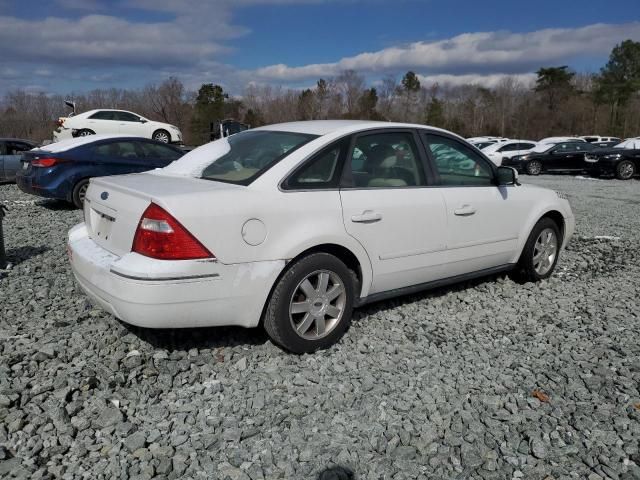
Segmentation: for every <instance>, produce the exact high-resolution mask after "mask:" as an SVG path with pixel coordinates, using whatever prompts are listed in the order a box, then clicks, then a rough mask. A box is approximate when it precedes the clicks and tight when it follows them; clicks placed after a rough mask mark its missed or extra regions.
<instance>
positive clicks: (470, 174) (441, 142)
mask: <svg viewBox="0 0 640 480" xmlns="http://www.w3.org/2000/svg"><path fill="white" fill-rule="evenodd" d="M425 138H426V140H427V145H428V146H429V151H430V152H431V156H432V157H433V160H434V163H435V167H436V170H437V171H438V174H439V175H440V183H442V184H443V185H482V186H485V185H493V170H492V169H491V167H490V166H489V164H488V163H487V162H486V161H485V160H484V159H483V158H482V157H481V156H480V155H478V154H477V153H476V152H475V151H474V150H473V149H471V148H469V147H468V146H466V145H464V144H463V143H461V142H459V141H457V140H454V139H451V138H448V137H441V136H439V135H431V134H427V135H425Z"/></svg>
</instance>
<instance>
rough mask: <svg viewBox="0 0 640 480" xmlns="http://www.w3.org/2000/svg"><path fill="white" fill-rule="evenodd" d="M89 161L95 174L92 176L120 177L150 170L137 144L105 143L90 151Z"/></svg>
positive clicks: (141, 149)
mask: <svg viewBox="0 0 640 480" xmlns="http://www.w3.org/2000/svg"><path fill="white" fill-rule="evenodd" d="M91 160H92V161H93V163H94V164H95V168H96V174H95V175H92V176H104V175H121V174H125V173H137V172H143V171H145V170H151V168H150V167H149V166H148V165H147V164H146V162H145V154H144V150H143V148H142V146H141V145H140V144H139V142H136V141H132V140H127V141H106V142H102V143H100V144H98V145H96V146H94V147H93V149H92V158H91Z"/></svg>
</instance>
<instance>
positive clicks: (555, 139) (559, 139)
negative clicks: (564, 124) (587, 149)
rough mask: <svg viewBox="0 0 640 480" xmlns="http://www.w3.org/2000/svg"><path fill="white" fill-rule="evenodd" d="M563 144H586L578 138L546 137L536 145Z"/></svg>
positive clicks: (582, 139)
mask: <svg viewBox="0 0 640 480" xmlns="http://www.w3.org/2000/svg"><path fill="white" fill-rule="evenodd" d="M564 142H586V140H585V139H584V138H580V137H547V138H543V139H542V140H540V141H539V142H538V145H549V144H552V143H564Z"/></svg>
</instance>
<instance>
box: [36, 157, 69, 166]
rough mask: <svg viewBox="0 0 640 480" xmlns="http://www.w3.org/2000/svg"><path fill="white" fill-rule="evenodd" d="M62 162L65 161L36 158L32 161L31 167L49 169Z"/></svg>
mask: <svg viewBox="0 0 640 480" xmlns="http://www.w3.org/2000/svg"><path fill="white" fill-rule="evenodd" d="M62 162H63V160H61V159H59V158H36V159H34V160H31V166H32V167H42V168H47V167H53V166H54V165H58V164H60V163H62Z"/></svg>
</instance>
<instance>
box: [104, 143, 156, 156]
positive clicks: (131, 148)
mask: <svg viewBox="0 0 640 480" xmlns="http://www.w3.org/2000/svg"><path fill="white" fill-rule="evenodd" d="M93 152H94V154H95V155H96V156H97V157H102V158H141V157H144V152H143V150H142V148H141V147H140V144H139V143H138V142H113V143H105V144H102V145H98V146H97V147H95V148H94V149H93Z"/></svg>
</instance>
